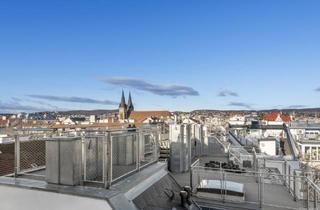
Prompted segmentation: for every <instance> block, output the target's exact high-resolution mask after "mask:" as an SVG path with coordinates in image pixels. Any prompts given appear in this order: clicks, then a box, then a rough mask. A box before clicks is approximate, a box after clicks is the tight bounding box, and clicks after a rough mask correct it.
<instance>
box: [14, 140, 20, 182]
mask: <svg viewBox="0 0 320 210" xmlns="http://www.w3.org/2000/svg"><path fill="white" fill-rule="evenodd" d="M19 173H20V140H19V136H18V135H15V136H14V176H15V177H17V176H18V175H19Z"/></svg>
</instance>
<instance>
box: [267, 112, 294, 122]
mask: <svg viewBox="0 0 320 210" xmlns="http://www.w3.org/2000/svg"><path fill="white" fill-rule="evenodd" d="M278 117H280V119H281V120H282V121H283V122H290V121H291V119H290V116H288V115H284V114H281V113H280V112H271V113H269V114H266V115H264V117H263V119H264V120H267V121H277V120H278V119H279V118H278Z"/></svg>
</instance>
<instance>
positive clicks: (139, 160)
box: [137, 130, 143, 171]
mask: <svg viewBox="0 0 320 210" xmlns="http://www.w3.org/2000/svg"><path fill="white" fill-rule="evenodd" d="M142 136H143V134H142V132H141V131H140V130H139V132H138V142H137V143H138V144H137V145H138V147H137V154H138V159H137V164H138V171H140V162H141V154H140V144H141V141H142Z"/></svg>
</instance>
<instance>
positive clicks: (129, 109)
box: [127, 92, 134, 118]
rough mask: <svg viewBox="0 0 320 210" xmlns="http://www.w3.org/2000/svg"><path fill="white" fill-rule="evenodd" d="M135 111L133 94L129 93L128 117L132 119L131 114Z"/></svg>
mask: <svg viewBox="0 0 320 210" xmlns="http://www.w3.org/2000/svg"><path fill="white" fill-rule="evenodd" d="M132 111H134V106H133V103H132V99H131V93H130V92H129V98H128V110H127V117H128V118H129V117H130V114H131V112H132Z"/></svg>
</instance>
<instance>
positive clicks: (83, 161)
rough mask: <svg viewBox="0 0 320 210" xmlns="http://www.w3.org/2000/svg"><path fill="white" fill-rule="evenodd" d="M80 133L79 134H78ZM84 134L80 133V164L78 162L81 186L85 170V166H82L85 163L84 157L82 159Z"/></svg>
mask: <svg viewBox="0 0 320 210" xmlns="http://www.w3.org/2000/svg"><path fill="white" fill-rule="evenodd" d="M80 135H81V134H80ZM84 143H85V142H84V136H83V135H81V164H80V168H81V169H80V170H81V172H80V173H81V180H80V185H81V186H83V185H84V181H85V180H84V173H85V171H86V168H85V167H84V164H85V159H84V152H85V151H84V150H85V145H84Z"/></svg>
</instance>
